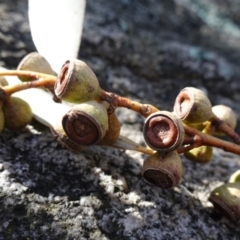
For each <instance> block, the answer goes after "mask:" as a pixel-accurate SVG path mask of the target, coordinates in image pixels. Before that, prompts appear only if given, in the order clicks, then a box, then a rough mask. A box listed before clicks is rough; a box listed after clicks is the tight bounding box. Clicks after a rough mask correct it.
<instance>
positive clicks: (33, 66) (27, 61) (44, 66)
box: [17, 52, 54, 81]
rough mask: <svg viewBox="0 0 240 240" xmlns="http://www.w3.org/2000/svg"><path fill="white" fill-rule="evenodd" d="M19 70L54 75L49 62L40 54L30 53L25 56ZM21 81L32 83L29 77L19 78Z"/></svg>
mask: <svg viewBox="0 0 240 240" xmlns="http://www.w3.org/2000/svg"><path fill="white" fill-rule="evenodd" d="M17 70H31V71H34V72H41V73H45V74H50V75H54V71H53V70H52V68H51V66H50V64H49V63H48V61H47V60H46V59H45V58H44V57H43V56H41V55H40V54H39V53H38V52H32V53H29V54H28V55H27V56H25V57H24V58H23V59H22V61H21V62H20V63H19V65H18V67H17ZM18 78H19V79H20V80H21V81H30V80H32V79H29V78H27V77H18Z"/></svg>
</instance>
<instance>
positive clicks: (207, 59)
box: [0, 0, 240, 240]
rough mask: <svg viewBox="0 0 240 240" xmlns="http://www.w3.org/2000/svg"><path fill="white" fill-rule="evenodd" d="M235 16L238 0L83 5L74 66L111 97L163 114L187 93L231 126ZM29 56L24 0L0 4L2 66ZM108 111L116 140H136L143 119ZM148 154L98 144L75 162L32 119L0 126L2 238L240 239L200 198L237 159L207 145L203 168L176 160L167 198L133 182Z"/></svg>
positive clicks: (237, 60) (238, 24) (238, 20)
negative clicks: (16, 127)
mask: <svg viewBox="0 0 240 240" xmlns="http://www.w3.org/2000/svg"><path fill="white" fill-rule="evenodd" d="M239 13H240V5H239V3H238V0H231V1H230V0H228V1H226V0H202V1H197V0H191V1H190V0H163V1H159V0H148V1H145V0H141V1H138V0H121V1H117V0H114V1H104V0H99V1H94V0H88V5H87V11H86V22H85V26H84V33H83V41H82V45H81V49H80V53H79V58H81V59H83V60H85V61H86V62H87V63H88V64H89V65H90V66H91V67H92V69H93V70H94V71H95V72H96V74H97V76H98V77H99V80H100V84H101V86H102V87H103V88H104V89H106V90H108V91H112V92H116V93H118V94H121V95H124V96H127V97H130V98H132V99H135V100H139V101H142V102H149V103H151V104H154V105H156V106H157V107H159V108H161V109H165V110H171V109H172V105H173V102H174V99H175V97H176V95H177V93H178V92H179V91H180V90H181V89H182V88H183V87H185V86H195V87H199V88H201V89H203V90H204V91H206V92H207V93H208V95H209V97H210V99H211V101H212V103H213V104H220V103H224V104H227V105H228V106H230V107H232V108H233V109H234V110H235V111H236V113H237V116H238V119H239V118H240V115H239V113H240V105H239V104H236V103H237V102H238V101H239V96H240V94H239V92H240V84H239V78H240V70H239V67H238V66H239V64H240V44H239V42H240V14H239ZM43 15H44V14H43ZM34 50H35V47H34V44H33V42H32V40H31V35H30V30H29V25H28V19H27V1H26V0H21V1H13V0H8V1H6V0H5V1H3V0H0V63H1V65H2V66H6V67H8V68H15V67H16V66H17V64H18V62H19V61H20V60H21V59H22V58H23V57H24V56H25V55H26V54H27V53H29V52H31V51H34ZM117 113H118V116H119V119H120V120H121V122H122V134H124V135H126V136H129V137H130V138H132V139H133V140H135V141H137V142H139V143H143V138H142V134H141V130H142V125H143V119H142V118H141V117H140V116H139V115H137V114H135V113H132V112H130V111H129V110H125V109H119V110H118V112H117ZM239 130H240V129H239V128H238V132H240V131H239ZM145 157H146V156H144V155H142V154H139V153H135V152H131V151H125V152H124V151H120V150H115V149H107V148H104V147H93V148H90V149H87V150H85V151H84V152H83V153H82V154H73V153H70V152H69V151H67V150H66V149H64V148H62V147H61V146H60V145H59V144H58V143H57V142H56V141H55V140H54V138H53V137H52V135H51V133H50V132H49V130H48V129H47V128H45V127H43V126H40V125H38V124H37V123H36V122H33V123H32V125H30V126H29V127H28V128H27V129H25V130H23V131H19V132H13V131H9V130H6V129H5V130H4V131H3V132H2V133H1V135H0V206H1V208H0V239H27V238H28V239H164V240H166V239H171V240H172V239H176V240H177V239H218V240H219V239H224V240H225V239H234V240H237V239H240V229H239V225H237V224H234V223H232V222H230V221H229V220H227V219H225V218H222V217H221V216H219V215H218V214H216V213H214V212H213V211H212V205H211V204H210V203H209V202H208V196H209V193H210V191H211V190H213V189H214V188H215V187H217V186H219V185H221V184H222V183H223V182H226V181H227V180H228V178H229V176H230V175H231V173H233V172H234V171H235V170H237V169H239V168H240V157H239V156H236V155H233V154H230V153H226V152H223V151H221V150H218V149H214V157H213V160H212V161H211V163H209V164H207V165H204V166H202V165H199V164H195V163H192V162H189V161H188V160H186V159H184V157H182V160H183V165H184V177H183V181H182V183H181V184H180V185H179V186H178V187H176V188H175V189H174V190H171V191H166V190H165V191H164V190H161V189H158V188H156V187H153V186H149V185H148V184H146V183H145V182H144V181H143V180H142V178H141V166H142V164H143V161H144V159H145Z"/></svg>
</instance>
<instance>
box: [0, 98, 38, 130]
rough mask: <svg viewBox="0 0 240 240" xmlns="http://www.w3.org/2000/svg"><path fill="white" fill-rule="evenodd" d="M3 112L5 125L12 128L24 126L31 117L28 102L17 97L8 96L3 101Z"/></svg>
mask: <svg viewBox="0 0 240 240" xmlns="http://www.w3.org/2000/svg"><path fill="white" fill-rule="evenodd" d="M3 112H4V116H5V126H6V127H7V128H8V129H12V130H17V129H21V128H24V127H26V126H27V125H28V124H29V123H30V122H31V120H32V117H33V114H32V110H31V108H30V106H29V104H28V103H27V102H26V101H24V100H23V99H21V98H18V97H10V98H9V99H8V100H7V101H6V102H4V105H3Z"/></svg>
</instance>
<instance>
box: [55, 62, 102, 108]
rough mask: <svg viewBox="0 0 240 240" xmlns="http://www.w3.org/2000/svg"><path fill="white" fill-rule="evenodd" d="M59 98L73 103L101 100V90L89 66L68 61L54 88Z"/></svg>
mask: <svg viewBox="0 0 240 240" xmlns="http://www.w3.org/2000/svg"><path fill="white" fill-rule="evenodd" d="M54 91H55V94H56V96H57V97H58V98H60V99H63V100H65V101H67V102H71V103H83V102H86V101H90V100H99V96H100V93H101V88H100V86H99V82H98V79H97V77H96V75H95V74H94V72H93V71H92V70H91V69H90V68H89V66H88V65H87V64H86V63H85V62H83V61H81V60H77V59H74V60H69V61H66V62H65V64H64V65H63V67H62V68H61V70H60V72H59V74H58V76H57V80H56V83H55V86H54Z"/></svg>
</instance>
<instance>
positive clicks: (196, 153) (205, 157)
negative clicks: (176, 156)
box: [184, 146, 213, 163]
mask: <svg viewBox="0 0 240 240" xmlns="http://www.w3.org/2000/svg"><path fill="white" fill-rule="evenodd" d="M212 152H213V149H212V147H211V146H200V147H197V148H193V149H192V150H190V151H188V152H185V153H184V156H185V157H186V158H187V159H189V160H191V161H193V162H196V163H208V162H210V161H211V159H212Z"/></svg>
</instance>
